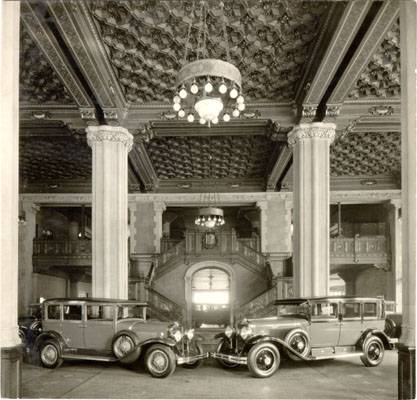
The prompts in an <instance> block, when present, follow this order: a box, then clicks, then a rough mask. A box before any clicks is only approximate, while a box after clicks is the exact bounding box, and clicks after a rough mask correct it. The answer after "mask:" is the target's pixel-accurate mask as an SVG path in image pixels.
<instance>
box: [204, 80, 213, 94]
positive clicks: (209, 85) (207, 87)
mask: <svg viewBox="0 0 417 400" xmlns="http://www.w3.org/2000/svg"><path fill="white" fill-rule="evenodd" d="M204 90H205V91H206V93H211V92H212V90H213V85H212V83H211V81H210V78H209V79H208V80H207V83H206V84H205V85H204Z"/></svg>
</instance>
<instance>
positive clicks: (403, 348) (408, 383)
mask: <svg viewBox="0 0 417 400" xmlns="http://www.w3.org/2000/svg"><path fill="white" fill-rule="evenodd" d="M415 397H416V349H415V347H408V346H407V345H404V344H400V345H399V346H398V398H399V399H400V400H409V399H415Z"/></svg>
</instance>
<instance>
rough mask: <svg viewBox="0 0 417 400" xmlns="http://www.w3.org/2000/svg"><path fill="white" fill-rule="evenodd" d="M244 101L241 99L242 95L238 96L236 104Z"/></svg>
mask: <svg viewBox="0 0 417 400" xmlns="http://www.w3.org/2000/svg"><path fill="white" fill-rule="evenodd" d="M244 101H245V99H244V98H243V96H242V95H240V96H238V98H237V99H236V102H237V103H238V104H241V103H243V102H244Z"/></svg>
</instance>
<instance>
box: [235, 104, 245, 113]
mask: <svg viewBox="0 0 417 400" xmlns="http://www.w3.org/2000/svg"><path fill="white" fill-rule="evenodd" d="M237 109H238V110H239V111H243V110H244V109H245V103H239V104H238V105H237Z"/></svg>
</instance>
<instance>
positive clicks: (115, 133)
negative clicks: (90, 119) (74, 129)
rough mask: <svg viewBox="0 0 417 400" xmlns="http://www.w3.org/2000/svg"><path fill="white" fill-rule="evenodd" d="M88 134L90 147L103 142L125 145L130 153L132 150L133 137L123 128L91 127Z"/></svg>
mask: <svg viewBox="0 0 417 400" xmlns="http://www.w3.org/2000/svg"><path fill="white" fill-rule="evenodd" d="M86 132H87V143H88V145H89V146H90V147H94V146H95V145H96V144H97V143H102V142H116V143H121V144H123V145H124V146H125V147H126V148H127V151H128V152H129V151H130V150H131V149H132V146H133V136H132V135H131V134H130V133H129V131H128V130H127V129H126V128H123V127H121V126H109V125H100V126H89V127H88V128H87V129H86Z"/></svg>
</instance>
